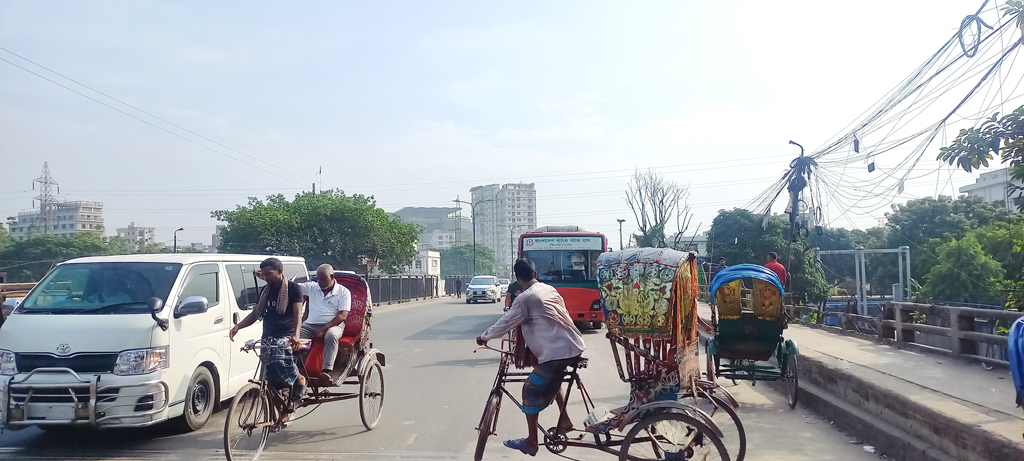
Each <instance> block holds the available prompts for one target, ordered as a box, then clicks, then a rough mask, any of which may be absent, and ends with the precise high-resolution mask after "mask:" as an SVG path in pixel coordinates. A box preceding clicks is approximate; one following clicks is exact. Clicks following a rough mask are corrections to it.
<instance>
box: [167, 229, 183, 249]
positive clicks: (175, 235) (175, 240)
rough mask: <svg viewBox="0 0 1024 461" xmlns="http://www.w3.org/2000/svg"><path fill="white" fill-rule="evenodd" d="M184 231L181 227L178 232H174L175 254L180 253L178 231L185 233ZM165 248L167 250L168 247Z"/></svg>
mask: <svg viewBox="0 0 1024 461" xmlns="http://www.w3.org/2000/svg"><path fill="white" fill-rule="evenodd" d="M183 230H185V228H184V227H179V228H178V230H176V231H174V252H175V253H177V252H178V231H183ZM164 248H166V247H164Z"/></svg>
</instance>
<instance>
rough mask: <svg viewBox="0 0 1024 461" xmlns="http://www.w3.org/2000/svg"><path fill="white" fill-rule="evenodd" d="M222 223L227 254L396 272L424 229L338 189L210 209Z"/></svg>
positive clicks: (408, 260)
mask: <svg viewBox="0 0 1024 461" xmlns="http://www.w3.org/2000/svg"><path fill="white" fill-rule="evenodd" d="M211 214H212V216H213V217H214V218H216V219H217V220H219V221H224V222H226V223H227V224H226V226H225V228H224V229H223V230H222V231H221V243H220V246H219V248H218V250H220V251H222V252H231V253H249V254H267V255H294V256H302V257H304V258H306V261H307V262H308V263H309V264H311V265H315V264H321V263H329V264H331V265H333V266H334V267H336V268H338V269H355V268H357V267H359V266H361V265H363V264H364V263H365V261H374V262H376V266H377V268H378V269H380V270H382V271H384V272H388V273H397V272H398V271H400V270H401V269H402V268H403V267H404V266H407V265H409V264H411V263H412V261H413V259H414V258H415V256H416V242H417V240H418V238H419V234H420V232H421V231H422V227H421V226H419V225H417V224H413V223H403V222H402V221H401V219H400V218H398V217H392V216H389V215H388V214H387V213H385V212H384V210H382V209H380V208H377V205H376V202H374V201H373V199H371V198H368V197H365V196H363V195H358V194H356V195H351V196H348V195H345V193H344V192H342V191H340V190H327V191H321V192H319V193H315V194H314V193H312V192H305V193H302V194H298V195H296V196H295V200H293V201H288V200H287V199H285V197H284V195H281V194H278V195H271V196H269V197H267V201H266V202H263V201H261V200H259V199H257V198H255V197H250V198H249V204H248V205H247V206H241V205H239V206H237V207H236V208H235V209H234V210H218V211H214V212H212V213H211Z"/></svg>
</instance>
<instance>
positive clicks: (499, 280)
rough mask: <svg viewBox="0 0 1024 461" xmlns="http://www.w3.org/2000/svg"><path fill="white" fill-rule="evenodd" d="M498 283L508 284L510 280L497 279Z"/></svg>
mask: <svg viewBox="0 0 1024 461" xmlns="http://www.w3.org/2000/svg"><path fill="white" fill-rule="evenodd" d="M498 283H500V284H502V285H508V284H510V283H512V281H511V280H509V279H498Z"/></svg>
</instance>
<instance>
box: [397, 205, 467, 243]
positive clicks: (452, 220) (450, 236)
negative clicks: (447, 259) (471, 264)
mask: <svg viewBox="0 0 1024 461" xmlns="http://www.w3.org/2000/svg"><path fill="white" fill-rule="evenodd" d="M459 212H460V209H459V208H449V207H405V208H402V209H401V210H398V211H396V212H395V213H394V214H395V215H397V216H398V217H399V218H402V222H407V223H415V224H419V225H421V226H423V232H422V233H421V234H420V238H419V243H418V244H417V248H418V249H435V250H447V249H448V248H451V247H453V246H455V245H459V244H460V243H467V242H468V235H467V234H466V232H464V229H465V230H471V229H472V228H470V227H469V223H470V220H469V219H463V218H462V216H461V214H460V213H459Z"/></svg>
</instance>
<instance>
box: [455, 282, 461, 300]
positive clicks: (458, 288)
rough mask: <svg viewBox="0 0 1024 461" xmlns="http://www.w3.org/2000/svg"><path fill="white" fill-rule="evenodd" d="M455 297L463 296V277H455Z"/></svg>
mask: <svg viewBox="0 0 1024 461" xmlns="http://www.w3.org/2000/svg"><path fill="white" fill-rule="evenodd" d="M455 297H456V298H461V297H462V279H455Z"/></svg>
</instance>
